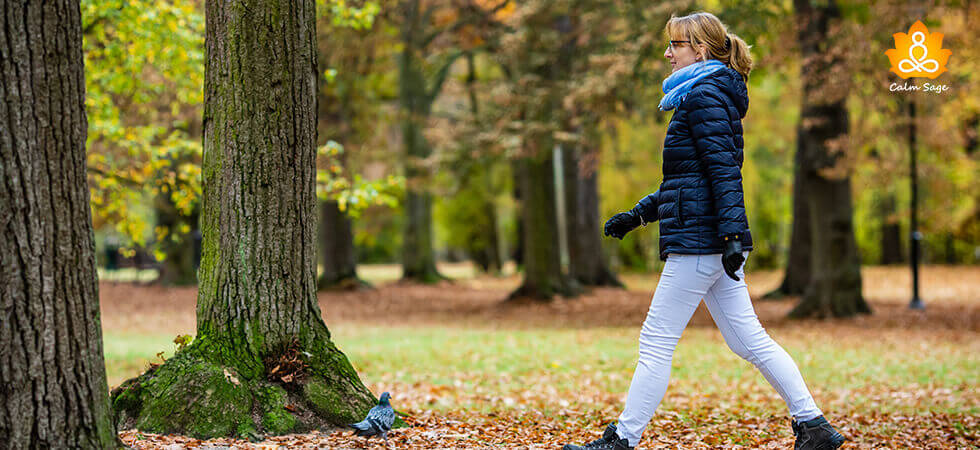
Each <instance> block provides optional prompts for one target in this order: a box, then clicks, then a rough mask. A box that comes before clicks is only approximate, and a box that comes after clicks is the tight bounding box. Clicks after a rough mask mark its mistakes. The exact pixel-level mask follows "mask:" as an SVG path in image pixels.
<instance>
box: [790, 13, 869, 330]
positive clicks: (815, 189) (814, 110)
mask: <svg viewBox="0 0 980 450" xmlns="http://www.w3.org/2000/svg"><path fill="white" fill-rule="evenodd" d="M795 5H796V15H797V18H798V19H799V20H798V23H800V24H801V28H800V31H799V38H800V43H801V48H802V51H803V60H804V64H803V68H802V70H801V76H802V78H803V105H802V113H801V115H800V128H799V130H800V136H799V138H800V139H799V143H798V146H799V150H800V151H802V157H803V159H802V162H803V164H802V176H803V180H804V184H803V185H804V186H805V187H806V204H807V208H808V212H809V214H810V221H809V223H810V231H811V233H810V236H811V240H810V245H811V247H810V250H811V251H810V268H811V272H810V283H809V285H808V286H807V288H806V290H805V291H804V293H803V297H802V298H801V300H800V302H799V303H798V304H797V305H796V306H795V307H794V308H793V310H792V311H790V312H789V317H791V318H803V317H820V318H822V317H846V316H852V315H855V314H859V313H870V312H871V308H870V307H869V306H868V304H867V302H865V300H864V297H863V296H862V295H861V258H860V255H859V253H858V248H857V243H856V242H855V239H854V223H853V208H852V203H851V180H850V171H849V169H848V168H847V167H846V161H845V160H844V159H845V158H844V156H845V155H844V153H845V152H846V151H847V148H846V139H845V138H846V135H847V133H848V117H847V107H846V103H845V100H846V93H847V89H840V90H834V91H831V90H828V89H826V86H827V85H828V83H830V82H831V81H835V82H837V81H844V82H846V81H847V80H846V76H847V74H846V72H845V71H844V69H843V67H842V66H843V65H844V64H843V62H842V61H841V60H840V54H839V53H838V51H839V49H838V50H837V51H835V50H833V49H834V48H835V47H834V46H833V45H828V43H829V42H832V41H833V40H834V37H835V36H830V33H829V29H830V28H831V25H832V24H833V23H834V22H836V21H839V20H840V11H839V10H838V9H837V5H836V2H835V1H830V2H829V3H828V4H827V5H826V6H818V7H816V6H812V5H810V3H809V1H808V0H796V1H795ZM828 49H830V50H828Z"/></svg>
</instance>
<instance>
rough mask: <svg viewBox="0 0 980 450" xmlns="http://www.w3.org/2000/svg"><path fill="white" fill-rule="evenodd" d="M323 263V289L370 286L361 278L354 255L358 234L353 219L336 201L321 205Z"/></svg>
mask: <svg viewBox="0 0 980 450" xmlns="http://www.w3.org/2000/svg"><path fill="white" fill-rule="evenodd" d="M317 234H318V235H319V236H320V262H321V263H322V264H323V273H321V274H320V278H319V280H318V284H317V286H318V288H319V289H333V288H341V289H356V288H359V287H361V286H368V284H367V283H365V282H364V281H362V280H360V279H359V278H357V259H356V256H355V254H354V233H353V231H352V230H351V219H350V217H348V216H347V214H346V213H344V212H343V211H341V210H340V207H339V206H338V205H337V202H336V201H335V200H330V201H321V202H320V224H319V231H318V232H317Z"/></svg>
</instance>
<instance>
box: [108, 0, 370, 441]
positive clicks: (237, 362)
mask: <svg viewBox="0 0 980 450" xmlns="http://www.w3.org/2000/svg"><path fill="white" fill-rule="evenodd" d="M205 11H206V12H207V29H206V36H205V38H206V41H205V42H206V48H207V65H206V67H205V86H204V92H205V104H204V124H205V125H204V163H203V181H204V190H203V205H202V220H201V225H202V226H201V228H202V230H203V233H204V249H203V255H202V263H201V270H200V286H199V290H198V304H197V337H196V338H195V339H194V342H193V343H192V344H191V345H190V346H189V347H187V348H186V349H184V350H181V351H178V352H177V354H176V355H174V357H172V358H171V359H170V360H168V361H166V362H165V363H164V364H163V365H162V366H159V367H155V368H152V369H150V370H148V371H147V372H146V373H144V374H143V375H141V376H140V377H138V378H135V379H132V380H129V381H127V382H126V383H124V384H123V385H122V386H120V387H119V388H118V389H116V390H114V392H113V406H114V409H115V411H116V413H117V415H118V416H117V417H118V418H119V420H120V421H121V422H122V423H123V424H125V425H124V426H126V427H130V426H135V427H137V428H139V429H141V430H145V431H149V432H155V433H168V434H169V433H179V434H185V435H190V436H194V437H198V438H211V437H216V436H238V437H248V438H253V437H256V436H257V435H262V434H285V433H292V432H306V431H309V430H312V429H316V428H319V427H326V426H329V425H331V424H332V425H342V424H345V423H349V422H351V421H356V420H360V419H361V418H363V417H364V414H366V413H367V410H368V409H370V408H371V407H372V406H373V405H374V404H376V400H375V399H374V397H373V395H372V394H371V392H369V391H368V389H367V388H365V387H364V385H363V384H362V383H361V381H360V379H359V378H358V376H357V373H356V372H355V371H354V369H353V367H352V366H351V364H350V363H349V362H348V360H347V357H346V356H345V355H344V354H343V353H342V352H340V350H338V349H337V348H336V347H335V346H334V344H333V343H332V342H331V341H330V332H329V330H328V329H327V326H326V324H324V322H323V319H322V317H321V314H320V308H319V305H318V304H317V299H316V271H315V267H316V238H315V232H316V223H317V220H316V193H315V185H314V177H315V175H314V174H315V169H316V163H315V155H316V151H315V145H316V114H315V108H314V104H315V102H316V79H317V78H316V77H317V75H316V69H315V68H316V53H315V52H316V46H315V38H314V36H315V30H314V28H315V22H314V16H315V4H314V2H313V0H292V1H288V2H281V3H276V2H259V3H255V4H252V5H250V6H249V7H247V8H246V7H245V6H244V5H239V4H228V3H225V2H222V1H219V0H209V1H208V2H207V4H206V8H205ZM287 405H288V406H289V409H288V410H287V409H286V407H287Z"/></svg>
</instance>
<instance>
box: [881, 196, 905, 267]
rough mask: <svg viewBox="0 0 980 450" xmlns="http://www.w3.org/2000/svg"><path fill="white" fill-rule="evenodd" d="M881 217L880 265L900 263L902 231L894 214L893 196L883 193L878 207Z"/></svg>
mask: <svg viewBox="0 0 980 450" xmlns="http://www.w3.org/2000/svg"><path fill="white" fill-rule="evenodd" d="M878 211H879V214H880V215H881V260H880V263H881V264H899V263H901V262H902V260H903V258H902V229H901V227H900V226H899V223H898V220H897V219H896V218H893V217H892V216H893V215H894V214H895V194H892V193H891V192H885V193H884V194H883V195H882V199H881V205H880V206H879V210H878Z"/></svg>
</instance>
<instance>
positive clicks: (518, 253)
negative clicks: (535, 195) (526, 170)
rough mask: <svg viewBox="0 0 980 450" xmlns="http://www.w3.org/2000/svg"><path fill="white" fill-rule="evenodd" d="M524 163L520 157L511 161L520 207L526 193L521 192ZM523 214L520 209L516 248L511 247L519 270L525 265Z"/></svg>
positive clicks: (516, 200)
mask: <svg viewBox="0 0 980 450" xmlns="http://www.w3.org/2000/svg"><path fill="white" fill-rule="evenodd" d="M522 167H523V166H522V163H521V160H520V159H513V160H511V161H510V172H511V176H512V177H513V179H514V202H515V203H516V204H517V205H518V208H522V207H521V206H520V205H523V204H524V194H523V193H522V192H521V184H523V180H522V179H521V172H522V170H523V169H522ZM522 216H523V214H522V213H520V209H518V218H517V224H516V227H515V228H516V233H517V239H516V242H515V245H514V248H513V249H511V255H510V257H511V259H513V260H514V264H515V265H516V266H517V270H518V271H521V269H522V268H523V267H524V219H523V217H522Z"/></svg>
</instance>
